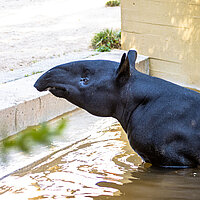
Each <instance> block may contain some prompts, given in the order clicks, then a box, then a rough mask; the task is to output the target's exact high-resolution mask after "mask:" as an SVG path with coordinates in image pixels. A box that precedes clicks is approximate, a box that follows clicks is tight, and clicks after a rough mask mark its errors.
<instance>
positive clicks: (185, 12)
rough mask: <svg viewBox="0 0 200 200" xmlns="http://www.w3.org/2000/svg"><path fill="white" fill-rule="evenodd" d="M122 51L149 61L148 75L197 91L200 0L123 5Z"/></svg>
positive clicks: (133, 1)
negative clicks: (130, 52)
mask: <svg viewBox="0 0 200 200" xmlns="http://www.w3.org/2000/svg"><path fill="white" fill-rule="evenodd" d="M121 6H122V8H121V9H122V48H123V49H126V50H128V49H130V48H135V49H137V50H138V52H139V53H140V54H143V55H147V56H150V57H151V60H150V73H151V75H153V76H158V77H161V78H164V79H168V80H170V81H172V82H176V83H179V84H182V85H185V86H189V87H194V88H200V73H199V66H200V56H199V54H200V46H199V43H200V0H193V1H187V2H186V1H183V0H179V1H178V0H169V1H148V0H140V1H139V0H131V1H128V0H124V1H122V5H121Z"/></svg>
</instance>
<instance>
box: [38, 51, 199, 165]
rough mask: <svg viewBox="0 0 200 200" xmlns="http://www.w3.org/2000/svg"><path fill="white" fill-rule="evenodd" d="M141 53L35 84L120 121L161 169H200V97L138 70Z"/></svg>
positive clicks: (63, 68)
mask: <svg viewBox="0 0 200 200" xmlns="http://www.w3.org/2000/svg"><path fill="white" fill-rule="evenodd" d="M136 57H137V52H136V51H135V50H130V51H128V53H127V55H126V54H125V53H124V54H123V56H122V58H121V62H120V63H118V62H114V61H108V60H83V61H75V62H70V63H66V64H63V65H59V66H56V67H54V68H52V69H50V70H49V71H47V72H46V73H44V74H43V75H42V76H41V77H40V78H39V79H38V80H37V82H36V83H35V85H34V86H35V87H36V88H37V90H39V91H45V90H49V91H50V92H51V93H52V94H53V95H55V96H57V97H61V98H65V99H66V100H68V101H70V102H71V103H73V104H75V105H77V106H79V107H81V108H83V109H85V110H87V111H88V112H89V113H92V114H93V115H97V116H103V117H114V118H116V119H117V120H118V121H119V122H120V124H121V125H122V127H123V129H124V130H125V132H126V133H127V135H128V139H129V142H130V145H131V147H132V148H133V149H134V150H135V151H136V152H137V153H138V154H139V155H140V156H141V157H142V158H143V160H144V161H145V162H149V163H151V164H152V165H153V166H156V167H177V168H185V167H197V166H198V165H199V164H200V94H199V93H198V92H195V91H192V90H189V89H187V88H184V87H181V86H179V85H176V84H173V83H171V82H168V81H165V80H162V79H160V78H156V77H152V76H149V75H146V74H143V73H141V72H139V71H137V70H136V68H135V61H136Z"/></svg>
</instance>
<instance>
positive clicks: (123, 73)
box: [116, 50, 137, 84]
mask: <svg viewBox="0 0 200 200" xmlns="http://www.w3.org/2000/svg"><path fill="white" fill-rule="evenodd" d="M136 58H137V52H136V51H135V50H130V51H129V52H128V54H127V56H126V54H125V53H124V54H123V56H122V58H121V62H120V65H119V67H118V69H117V72H116V81H117V82H118V83H120V84H125V83H126V82H127V81H128V79H129V77H130V76H131V73H130V71H131V70H130V67H133V69H135V60H136Z"/></svg>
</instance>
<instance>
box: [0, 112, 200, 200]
mask: <svg viewBox="0 0 200 200" xmlns="http://www.w3.org/2000/svg"><path fill="white" fill-rule="evenodd" d="M69 119H70V121H69V124H68V126H67V129H66V131H65V133H64V134H63V136H62V137H60V138H58V139H57V140H56V141H55V142H54V143H53V144H52V146H51V147H50V148H47V147H40V148H37V149H35V150H34V151H33V152H32V154H31V155H29V156H27V155H23V154H20V153H17V152H13V154H12V156H11V158H10V160H9V163H8V164H7V166H5V165H3V164H2V166H1V167H0V170H1V172H0V173H1V176H4V175H5V174H7V173H9V172H10V171H14V170H17V169H19V170H17V171H15V172H14V173H13V174H12V175H9V176H7V177H6V178H4V179H3V180H1V183H0V194H1V195H0V199H15V200H18V199H20V200H23V199H30V200H32V199H34V200H36V199H66V198H69V199H70V198H71V199H79V200H82V199H83V200H87V199H88V200H89V199H99V200H100V199H114V200H118V199H120V200H123V199H125V200H129V199H142V200H143V199H153V200H154V199H159V200H160V199H200V177H199V176H200V171H199V169H184V170H161V169H153V168H145V167H144V166H141V164H142V161H141V159H140V157H139V156H138V155H137V154H136V153H135V152H134V151H132V149H131V148H130V147H129V145H128V143H127V139H126V134H125V133H124V132H123V131H122V129H121V127H120V125H119V124H118V123H117V122H116V121H115V120H114V119H112V118H98V117H94V116H92V115H90V114H88V113H86V112H84V111H80V110H79V111H76V112H75V113H72V114H71V116H70V117H69ZM24 166H25V167H24Z"/></svg>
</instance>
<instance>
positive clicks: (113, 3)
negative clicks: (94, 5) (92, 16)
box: [106, 0, 120, 7]
mask: <svg viewBox="0 0 200 200" xmlns="http://www.w3.org/2000/svg"><path fill="white" fill-rule="evenodd" d="M119 5H120V1H119V0H111V1H107V2H106V7H114V6H119Z"/></svg>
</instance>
